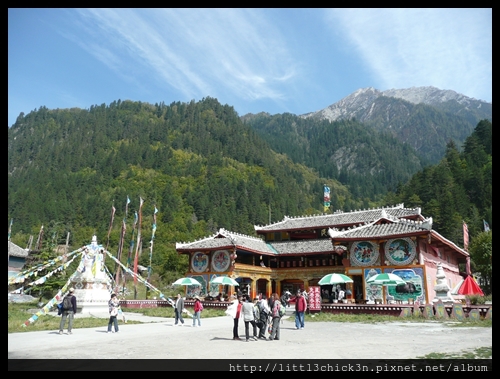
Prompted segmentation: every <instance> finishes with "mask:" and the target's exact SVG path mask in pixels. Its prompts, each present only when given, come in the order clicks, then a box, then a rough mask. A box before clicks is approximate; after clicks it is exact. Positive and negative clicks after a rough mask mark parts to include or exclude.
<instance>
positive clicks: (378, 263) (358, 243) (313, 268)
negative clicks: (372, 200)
mask: <svg viewBox="0 0 500 379" xmlns="http://www.w3.org/2000/svg"><path fill="white" fill-rule="evenodd" d="M420 212H421V210H420V208H411V209H410V208H405V207H404V205H403V204H399V205H396V206H392V207H382V208H376V209H368V210H356V211H351V212H342V211H337V212H335V213H331V214H323V215H315V216H304V217H285V218H284V219H283V220H282V221H279V222H276V223H272V224H268V225H265V226H255V231H256V234H257V235H258V236H259V237H252V236H248V235H243V234H238V233H234V232H230V231H228V230H224V229H220V230H219V231H218V232H217V233H215V234H214V235H212V236H210V237H206V238H203V239H201V240H198V241H194V242H189V243H176V250H177V252H178V253H179V254H188V255H189V259H190V265H189V272H188V273H187V274H186V276H190V277H193V278H195V279H197V280H198V281H199V282H200V283H202V287H201V288H200V287H194V286H193V287H188V288H187V297H188V298H189V297H191V296H194V295H200V296H216V295H217V294H219V293H220V292H224V295H226V296H227V295H229V294H231V293H234V292H235V291H237V290H239V291H241V292H247V293H248V294H249V295H250V296H251V297H256V296H258V295H259V294H266V295H267V296H269V295H270V294H271V293H273V292H276V293H278V294H281V293H283V292H284V291H286V290H288V291H290V292H291V293H295V291H296V290H298V289H301V290H306V291H309V289H310V288H311V287H315V288H317V287H316V286H318V281H319V280H320V279H321V278H322V277H323V276H325V275H327V274H331V273H340V274H345V275H347V276H349V277H350V278H351V279H352V280H353V282H352V283H347V284H344V285H342V286H341V287H342V288H336V287H337V286H335V285H333V286H332V285H330V286H321V293H322V295H323V294H329V296H330V297H329V298H327V299H323V301H330V302H331V301H332V293H335V291H336V290H339V289H342V290H343V291H344V292H345V293H346V301H347V302H352V303H354V302H357V303H358V302H359V303H368V304H373V303H376V302H377V300H379V301H383V302H384V303H386V304H391V303H399V304H405V303H413V302H419V303H420V304H427V303H430V302H432V300H433V299H434V298H435V290H434V287H435V285H436V272H437V267H438V265H440V266H441V267H442V269H443V271H444V273H445V277H446V280H447V281H448V282H449V283H448V285H449V287H451V288H453V287H454V286H455V285H456V284H457V283H458V282H460V281H461V280H462V279H463V278H462V276H461V275H460V273H459V264H466V263H467V261H468V260H469V254H468V252H467V251H465V250H464V249H462V248H460V247H459V246H457V245H455V244H454V243H453V242H452V241H449V240H447V239H446V238H444V237H443V236H441V235H440V234H439V233H437V232H436V231H434V230H432V218H425V217H423V216H422V215H421V213H420ZM378 273H393V274H396V275H398V276H399V277H400V278H402V279H403V280H404V281H405V282H406V284H400V285H397V286H380V285H370V284H367V283H366V280H367V279H368V278H370V277H371V276H373V275H375V274H378ZM221 275H226V276H229V277H231V278H233V279H235V280H236V281H237V282H238V283H239V287H237V288H234V287H227V286H226V287H220V286H218V285H212V284H210V280H211V279H212V278H213V277H215V276H221ZM334 299H335V297H333V300H334Z"/></svg>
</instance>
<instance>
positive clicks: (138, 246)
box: [134, 197, 144, 285]
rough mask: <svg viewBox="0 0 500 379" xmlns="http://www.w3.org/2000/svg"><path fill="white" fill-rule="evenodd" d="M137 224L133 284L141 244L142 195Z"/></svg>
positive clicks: (135, 278) (135, 282) (135, 277)
mask: <svg viewBox="0 0 500 379" xmlns="http://www.w3.org/2000/svg"><path fill="white" fill-rule="evenodd" d="M139 200H140V202H139V225H138V227H137V246H136V248H135V257H134V274H135V276H134V284H135V285H137V265H138V264H139V248H140V246H141V224H142V205H143V204H144V200H142V197H139Z"/></svg>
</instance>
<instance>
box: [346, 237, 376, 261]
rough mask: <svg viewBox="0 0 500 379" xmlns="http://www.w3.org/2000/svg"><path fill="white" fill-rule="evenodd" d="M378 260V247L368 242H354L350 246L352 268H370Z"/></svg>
mask: <svg viewBox="0 0 500 379" xmlns="http://www.w3.org/2000/svg"><path fill="white" fill-rule="evenodd" d="M378 258H379V251H378V245H375V244H373V243H371V242H369V241H360V242H354V243H353V244H352V246H351V265H352V266H372V265H373V264H375V263H376V262H377V260H378Z"/></svg>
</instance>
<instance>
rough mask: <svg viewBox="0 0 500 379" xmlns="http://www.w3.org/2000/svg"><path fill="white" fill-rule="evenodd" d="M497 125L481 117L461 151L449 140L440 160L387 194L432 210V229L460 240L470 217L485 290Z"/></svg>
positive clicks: (473, 253)
mask: <svg viewBox="0 0 500 379" xmlns="http://www.w3.org/2000/svg"><path fill="white" fill-rule="evenodd" d="M492 130H493V127H492V123H491V122H490V121H488V120H482V121H480V122H479V123H478V124H477V126H476V128H475V129H474V132H473V133H472V134H471V135H470V136H469V137H468V138H467V139H466V140H465V142H464V144H463V149H462V150H461V151H459V149H458V147H457V146H456V145H455V144H454V143H453V142H450V143H449V144H448V146H447V149H446V154H445V156H444V158H443V159H442V160H441V161H440V162H439V163H438V164H437V165H434V166H429V167H426V168H424V169H423V170H421V171H419V172H418V173H416V174H415V175H414V176H413V177H412V178H411V179H410V180H409V181H408V182H407V183H406V184H404V185H403V186H401V187H400V188H399V189H398V191H397V194H395V195H394V194H390V193H389V194H388V195H387V198H386V201H387V202H389V203H390V204H392V203H394V202H396V203H397V202H404V204H405V206H408V207H421V208H422V214H424V215H428V216H432V218H433V229H435V230H437V231H439V233H441V234H442V235H444V236H445V237H446V238H448V239H450V240H451V241H453V242H455V243H456V244H458V245H460V246H463V244H462V242H463V236H464V232H463V222H465V223H466V224H467V226H468V231H469V235H470V240H471V243H470V245H471V249H470V250H469V251H470V253H471V266H472V270H473V272H478V273H480V275H481V277H482V278H484V279H485V283H487V285H486V287H487V288H485V289H486V291H485V292H486V293H491V290H492V287H491V283H492V260H491V259H492V235H491V232H486V230H485V226H486V225H488V228H492V225H493V208H492V201H493V175H492V174H493V170H492V154H493V151H492V150H493V144H492V142H493V141H492V135H493V133H492ZM485 222H486V224H485ZM483 289H484V288H483Z"/></svg>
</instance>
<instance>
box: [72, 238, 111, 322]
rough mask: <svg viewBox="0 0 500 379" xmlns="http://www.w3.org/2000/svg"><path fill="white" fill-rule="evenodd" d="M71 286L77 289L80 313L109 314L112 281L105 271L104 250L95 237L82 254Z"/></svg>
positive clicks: (76, 294)
mask: <svg viewBox="0 0 500 379" xmlns="http://www.w3.org/2000/svg"><path fill="white" fill-rule="evenodd" d="M70 286H71V287H73V288H75V296H76V300H77V308H78V312H81V313H92V312H99V313H100V312H108V301H109V299H110V289H111V279H110V278H109V276H108V275H107V273H106V271H105V269H104V248H103V247H102V246H101V245H98V244H97V237H96V236H95V235H94V236H92V243H91V244H90V245H87V246H86V247H85V249H84V251H83V253H82V260H81V262H80V265H79V266H78V268H77V270H76V272H75V274H74V275H73V277H72V278H71V284H70Z"/></svg>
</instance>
